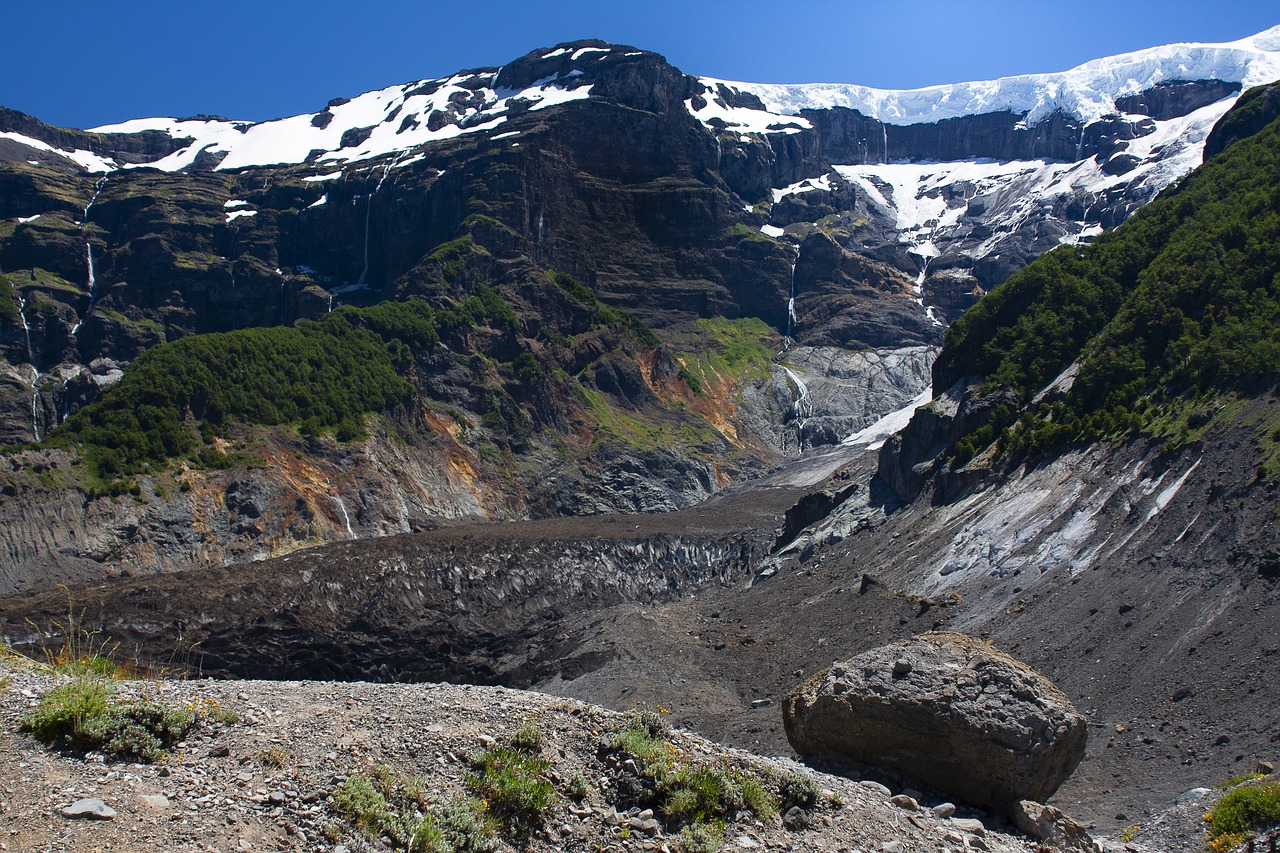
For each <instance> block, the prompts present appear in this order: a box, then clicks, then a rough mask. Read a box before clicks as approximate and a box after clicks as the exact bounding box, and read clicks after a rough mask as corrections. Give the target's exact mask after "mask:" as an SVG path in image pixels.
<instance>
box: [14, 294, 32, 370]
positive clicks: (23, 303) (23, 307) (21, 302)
mask: <svg viewBox="0 0 1280 853" xmlns="http://www.w3.org/2000/svg"><path fill="white" fill-rule="evenodd" d="M15 292H16V291H15ZM18 317H19V318H20V319H21V320H22V334H23V335H25V336H26V338H27V363H28V364H30V365H31V366H32V367H35V366H36V355H35V351H34V350H33V349H32V348H31V326H29V325H28V324H27V300H26V298H25V297H23V295H22V294H21V293H19V294H18Z"/></svg>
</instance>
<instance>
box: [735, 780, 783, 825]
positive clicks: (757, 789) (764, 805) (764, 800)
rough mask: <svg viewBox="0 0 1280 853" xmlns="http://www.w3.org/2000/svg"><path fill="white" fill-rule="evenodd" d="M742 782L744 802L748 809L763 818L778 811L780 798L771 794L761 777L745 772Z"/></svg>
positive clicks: (765, 818)
mask: <svg viewBox="0 0 1280 853" xmlns="http://www.w3.org/2000/svg"><path fill="white" fill-rule="evenodd" d="M741 784H742V802H743V803H744V804H745V805H746V807H747V810H748V811H750V812H751V813H752V814H754V815H755V816H756V817H758V818H760V819H761V820H768V819H769V818H771V817H773V816H774V815H775V814H777V813H778V798H777V797H775V796H774V795H773V794H771V793H770V792H769V790H768V789H767V788H766V787H765V786H764V785H762V784H761V783H760V780H759V779H757V778H756V777H754V776H752V775H750V774H744V775H743V777H742V779H741Z"/></svg>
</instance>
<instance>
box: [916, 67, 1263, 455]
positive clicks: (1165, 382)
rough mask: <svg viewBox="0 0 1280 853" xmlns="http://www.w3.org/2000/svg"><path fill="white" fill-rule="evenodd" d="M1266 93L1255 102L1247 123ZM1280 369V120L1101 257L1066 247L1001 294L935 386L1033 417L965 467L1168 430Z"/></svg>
mask: <svg viewBox="0 0 1280 853" xmlns="http://www.w3.org/2000/svg"><path fill="white" fill-rule="evenodd" d="M1262 94H1263V93H1262V92H1253V93H1248V94H1246V95H1245V96H1244V97H1242V99H1241V109H1242V110H1251V108H1252V106H1256V104H1258V103H1259V102H1261V100H1262V98H1261V96H1262ZM1251 105H1252V106H1251ZM1228 121H1230V122H1232V124H1233V125H1236V124H1238V122H1236V121H1235V118H1234V114H1228V116H1227V117H1226V118H1225V119H1224V123H1226V122H1228ZM1073 365H1074V366H1075V369H1076V370H1077V371H1078V373H1077V374H1076V375H1075V376H1074V379H1073V381H1072V382H1070V383H1068V382H1060V383H1059V386H1060V387H1061V388H1062V389H1063V390H1064V391H1065V393H1062V394H1047V395H1043V396H1041V395H1040V394H1039V392H1040V391H1041V390H1042V389H1044V388H1046V386H1048V385H1050V383H1052V382H1054V380H1055V378H1057V377H1059V376H1060V375H1062V374H1063V373H1064V371H1067V370H1068V368H1071V367H1072V366H1073ZM1278 368H1280V121H1274V120H1273V121H1271V122H1270V123H1269V124H1267V125H1266V126H1264V127H1263V128H1262V129H1261V130H1259V131H1258V132H1257V133H1255V134H1253V135H1252V136H1248V137H1246V138H1242V139H1239V140H1238V141H1236V142H1234V143H1233V144H1231V145H1230V146H1229V147H1227V148H1226V149H1225V150H1224V151H1223V152H1222V153H1220V154H1218V155H1217V156H1216V157H1214V158H1212V159H1211V160H1210V161H1209V162H1207V163H1206V164H1205V165H1203V166H1202V167H1201V168H1199V169H1197V170H1196V171H1194V172H1193V173H1191V174H1190V175H1188V176H1187V177H1186V178H1184V179H1183V180H1182V181H1180V182H1179V183H1178V184H1177V185H1175V186H1173V187H1171V188H1170V189H1169V190H1167V191H1166V192H1165V193H1164V194H1163V195H1162V196H1161V198H1159V199H1157V200H1156V201H1154V202H1152V203H1151V204H1149V205H1147V206H1146V207H1144V208H1143V209H1142V210H1141V211H1139V212H1138V213H1137V214H1135V215H1134V216H1133V217H1132V218H1131V219H1130V220H1129V221H1127V222H1126V223H1124V224H1123V225H1122V226H1120V227H1119V228H1117V229H1115V230H1114V231H1112V232H1109V233H1107V234H1104V235H1102V236H1101V237H1099V238H1098V240H1097V241H1096V242H1095V243H1093V244H1092V245H1089V246H1082V247H1076V246H1063V247H1061V248H1059V249H1056V250H1054V251H1052V252H1050V253H1048V254H1047V255H1045V256H1043V257H1042V258H1040V259H1039V260H1037V261H1036V262H1035V263H1033V264H1031V265H1030V266H1028V267H1027V268H1026V269H1024V270H1023V271H1022V272H1020V273H1018V274H1016V275H1014V276H1013V277H1011V278H1010V279H1009V280H1008V281H1007V282H1006V283H1005V284H1004V285H1002V286H1001V287H999V288H996V289H995V290H994V291H992V293H991V294H989V295H988V296H987V297H986V298H985V299H983V300H982V301H981V302H979V303H978V304H977V305H976V306H974V308H973V309H971V310H970V311H969V312H968V313H966V314H965V315H964V316H962V317H961V318H960V319H959V320H957V321H956V322H955V323H954V324H953V325H952V326H951V327H950V329H948V331H947V336H946V343H945V345H944V349H943V352H942V354H941V356H940V357H939V359H938V361H937V363H936V364H935V366H934V382H935V384H934V387H935V388H937V389H939V390H943V389H946V388H947V387H950V386H951V385H952V384H954V383H955V382H956V381H957V380H959V379H961V378H964V377H975V378H978V379H980V380H981V381H982V382H983V383H984V384H985V385H986V386H987V387H988V388H989V389H995V388H1002V389H1012V390H1013V391H1014V392H1015V393H1016V395H1017V400H1018V403H1019V405H1020V406H1023V407H1025V408H1023V409H1022V411H1021V413H1020V414H1019V413H1018V412H1015V411H1014V410H1013V409H1012V408H1008V409H1006V410H1005V411H1003V412H1000V413H999V416H998V418H997V420H996V421H995V422H994V423H990V424H988V425H986V426H985V427H984V428H983V429H982V430H980V431H979V432H976V433H974V434H971V435H970V436H967V437H965V438H964V439H962V440H961V441H960V443H959V445H958V447H957V454H958V455H959V456H960V457H961V458H962V461H963V459H966V458H968V457H969V456H971V455H972V454H973V453H974V452H977V451H980V450H981V449H982V448H983V447H985V446H987V445H989V444H990V442H991V441H993V440H996V439H997V438H998V439H999V440H1000V441H1001V449H1005V450H1014V451H1019V452H1027V453H1032V454H1034V453H1037V452H1040V451H1043V450H1046V449H1049V448H1051V447H1056V446H1060V445H1063V444H1066V443H1070V442H1073V441H1087V440H1093V439H1097V438H1101V437H1108V436H1115V435H1122V434H1128V433H1131V432H1134V431H1141V430H1148V431H1157V430H1158V429H1166V428H1168V427H1169V422H1170V420H1171V418H1170V414H1171V412H1176V411H1180V410H1185V409H1188V408H1194V404H1195V402H1196V401H1197V400H1200V399H1201V398H1202V397H1203V396H1204V395H1206V394H1210V395H1212V394H1217V393H1219V392H1221V391H1223V390H1224V389H1226V388H1228V387H1236V386H1240V385H1241V384H1242V383H1244V384H1247V383H1248V381H1249V380H1252V379H1255V378H1258V377H1262V376H1264V375H1267V374H1271V373H1274V372H1275V371H1276V370H1277V369H1278ZM1068 386H1069V390H1066V389H1067V388H1068ZM1033 398H1039V399H1040V402H1038V403H1037V404H1035V405H1034V406H1032V405H1029V404H1030V402H1031V401H1032V400H1033ZM1189 403H1190V404H1193V405H1192V406H1190V407H1189V406H1188V405H1187V404H1189ZM1015 420H1016V427H1015V426H1014V422H1015ZM1172 420H1175V421H1176V420H1177V417H1176V416H1175V417H1173V418H1172Z"/></svg>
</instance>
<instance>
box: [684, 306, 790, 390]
mask: <svg viewBox="0 0 1280 853" xmlns="http://www.w3.org/2000/svg"><path fill="white" fill-rule="evenodd" d="M698 329H699V330H700V331H701V332H702V333H703V335H704V337H705V340H706V341H707V347H706V349H704V350H702V351H699V352H688V353H684V354H683V355H682V357H683V361H684V366H683V367H682V368H681V370H680V377H681V378H682V379H683V380H684V381H685V383H686V384H687V385H688V386H689V388H690V389H691V390H692V391H693V392H694V393H695V394H700V393H702V392H703V391H704V389H705V388H706V386H707V385H709V384H717V383H718V382H720V381H723V380H726V379H728V380H733V381H738V380H740V379H763V378H765V377H767V376H768V374H769V367H770V366H771V365H772V364H773V341H774V339H775V338H776V336H777V332H776V331H775V330H774V329H773V328H772V327H771V326H769V324H768V323H765V322H764V321H763V320H761V319H759V318H756V317H744V318H741V319H737V320H729V319H727V318H725V317H714V318H699V320H698Z"/></svg>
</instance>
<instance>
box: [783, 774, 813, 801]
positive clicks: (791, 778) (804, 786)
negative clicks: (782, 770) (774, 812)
mask: <svg viewBox="0 0 1280 853" xmlns="http://www.w3.org/2000/svg"><path fill="white" fill-rule="evenodd" d="M781 789H782V791H781V793H782V799H783V801H785V802H788V803H791V804H792V805H793V806H799V807H800V808H802V809H808V808H812V807H813V806H814V805H815V804H816V803H817V802H818V783H817V782H815V781H814V779H813V777H812V776H810V775H809V774H808V773H805V772H804V771H803V770H793V771H792V772H790V773H788V774H787V775H786V776H784V777H783V778H782V784H781Z"/></svg>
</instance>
